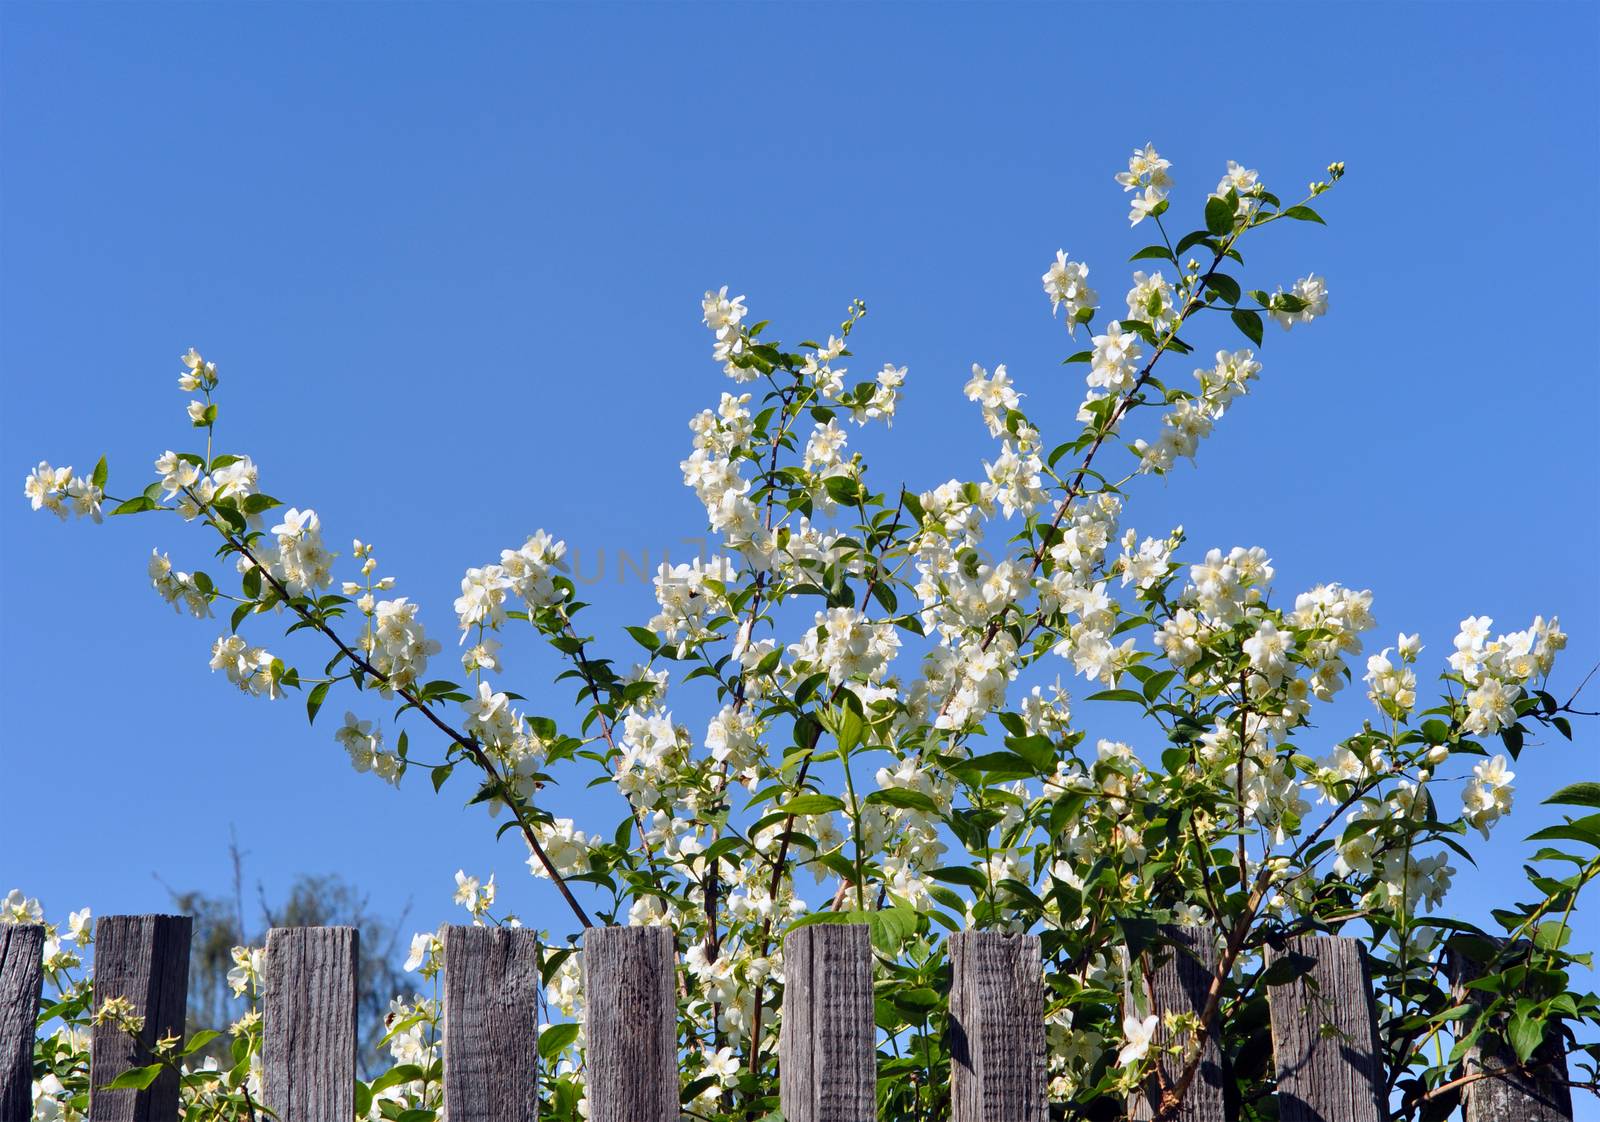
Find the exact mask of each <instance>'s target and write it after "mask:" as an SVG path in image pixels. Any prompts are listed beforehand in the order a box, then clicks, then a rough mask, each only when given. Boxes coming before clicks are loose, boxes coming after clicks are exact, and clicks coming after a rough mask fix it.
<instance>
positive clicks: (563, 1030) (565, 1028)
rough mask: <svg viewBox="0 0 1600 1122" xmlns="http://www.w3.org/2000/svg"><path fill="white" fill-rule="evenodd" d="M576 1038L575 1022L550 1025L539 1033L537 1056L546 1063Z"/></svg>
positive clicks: (564, 1049)
mask: <svg viewBox="0 0 1600 1122" xmlns="http://www.w3.org/2000/svg"><path fill="white" fill-rule="evenodd" d="M577 1039H578V1026H577V1025H576V1024H560V1025H551V1026H550V1027H549V1028H547V1029H545V1030H544V1031H543V1032H541V1033H540V1034H539V1058H540V1059H541V1060H544V1061H545V1062H546V1063H548V1062H550V1061H551V1060H554V1059H555V1058H556V1057H557V1056H559V1055H561V1053H562V1052H564V1051H566V1050H567V1049H568V1048H569V1047H571V1045H572V1042H573V1041H574V1040H577Z"/></svg>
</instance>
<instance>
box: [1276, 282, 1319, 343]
mask: <svg viewBox="0 0 1600 1122" xmlns="http://www.w3.org/2000/svg"><path fill="white" fill-rule="evenodd" d="M1283 295H1284V292H1283V289H1282V287H1279V289H1278V291H1277V292H1276V293H1275V294H1274V296H1273V299H1272V306H1271V307H1270V308H1269V309H1268V311H1267V314H1268V315H1270V316H1271V317H1272V318H1273V319H1275V320H1277V321H1278V323H1279V325H1280V326H1282V328H1283V329H1284V330H1285V331H1288V330H1289V329H1290V328H1292V327H1293V326H1294V325H1295V324H1297V323H1310V322H1311V321H1312V320H1314V319H1316V318H1317V317H1318V316H1324V315H1327V314H1328V282H1327V281H1326V280H1325V279H1324V278H1322V277H1319V276H1317V275H1316V274H1315V273H1313V274H1312V275H1311V276H1308V277H1301V278H1300V279H1299V280H1297V281H1295V282H1294V285H1293V286H1292V287H1291V288H1290V289H1289V295H1290V296H1293V297H1294V301H1293V303H1292V304H1289V305H1285V304H1284V302H1283V300H1282V297H1283Z"/></svg>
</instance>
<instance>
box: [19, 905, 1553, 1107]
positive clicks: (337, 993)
mask: <svg viewBox="0 0 1600 1122" xmlns="http://www.w3.org/2000/svg"><path fill="white" fill-rule="evenodd" d="M440 939H441V942H442V948H443V950H442V954H443V960H444V971H443V973H444V979H445V997H444V1018H443V1029H444V1032H443V1042H442V1044H443V1047H442V1056H441V1059H440V1060H439V1061H436V1062H434V1063H431V1064H430V1065H428V1066H427V1067H426V1068H423V1067H420V1066H417V1065H412V1066H411V1067H410V1068H396V1069H394V1072H392V1073H390V1075H387V1076H385V1077H383V1078H382V1079H379V1080H375V1081H373V1082H371V1083H366V1082H363V1081H361V1080H360V1079H359V1078H358V1077H357V1074H356V1026H355V1009H356V996H357V995H356V967H357V956H358V955H359V953H360V952H359V939H358V937H357V932H356V930H355V929H354V928H349V927H300V928H277V929H274V930H273V931H272V932H271V934H270V935H269V937H268V939H267V949H266V959H265V964H264V970H263V974H264V992H263V1006H264V1009H263V1015H262V1018H261V1026H262V1035H263V1044H262V1048H261V1059H262V1063H261V1066H262V1078H261V1079H260V1086H259V1087H258V1088H257V1091H256V1095H257V1098H258V1101H256V1102H254V1103H251V1104H250V1105H248V1106H247V1107H246V1109H247V1111H249V1112H252V1113H253V1112H254V1111H256V1110H260V1111H261V1112H262V1114H263V1115H266V1116H270V1117H275V1118H277V1119H278V1120H279V1122H329V1120H334V1119H350V1118H362V1117H368V1116H370V1115H371V1114H372V1108H373V1104H374V1101H375V1099H376V1100H377V1101H378V1102H379V1103H380V1105H381V1103H382V1101H383V1100H382V1099H381V1098H379V1096H381V1095H382V1093H383V1092H384V1091H385V1090H387V1089H388V1088H389V1087H393V1086H396V1085H398V1084H402V1083H428V1082H432V1083H437V1084H439V1085H440V1087H441V1104H442V1111H443V1114H442V1116H443V1117H445V1118H448V1119H449V1120H450V1122H538V1119H539V1118H540V1117H542V1115H541V1111H540V1098H541V1096H540V1090H539V1070H538V1068H539V1056H540V1054H541V1053H542V1052H545V1051H547V1049H546V1048H545V1047H544V1046H543V1044H542V1042H541V1041H540V1034H539V1028H540V1020H541V1018H540V1013H541V1002H540V996H541V994H540V990H541V978H540V974H541V972H540V958H541V949H540V946H539V939H538V936H537V934H536V933H535V932H533V931H530V930H527V929H510V928H498V929H495V928H486V927H446V928H445V929H444V930H443V931H442V932H441V934H440ZM44 941H45V934H44V928H43V927H42V926H20V925H12V926H7V927H0V1117H4V1118H17V1119H21V1118H25V1117H27V1116H28V1114H29V1111H30V1109H31V1106H32V1104H31V1102H30V1089H32V1088H33V1087H35V1083H34V1080H33V1038H34V1027H33V1026H34V1021H35V1018H36V1016H37V1014H38V1006H39V993H40V984H41V982H42V979H43V948H44ZM98 942H99V950H98V955H97V970H96V982H97V986H96V997H95V1009H96V1025H97V1028H96V1031H95V1041H94V1050H93V1060H92V1071H91V1083H92V1087H93V1089H92V1090H91V1092H90V1097H89V1102H88V1117H89V1118H90V1119H91V1120H93V1122H113V1120H116V1122H121V1120H124V1119H127V1120H134V1119H146V1118H148V1119H161V1118H176V1117H177V1116H178V1111H179V1106H180V1101H179V1093H178V1092H179V1081H180V1079H182V1080H184V1081H187V1082H194V1081H195V1079H196V1075H197V1074H203V1073H196V1072H194V1071H192V1070H190V1069H189V1066H188V1065H186V1064H185V1063H184V1062H183V1061H184V1056H185V1053H186V1052H187V1051H188V1046H187V1045H185V1043H184V1042H183V1040H182V1032H183V1025H184V1007H185V999H186V982H187V977H188V969H187V957H188V949H189V948H188V943H189V919H188V917H187V916H154V915H151V916H110V917H106V918H104V919H101V920H100V922H99V930H98ZM950 942H951V951H952V954H951V960H952V974H953V978H952V984H951V990H950V1001H949V1011H948V1024H949V1029H948V1034H949V1046H950V1068H949V1082H948V1094H949V1101H950V1116H951V1117H952V1118H953V1119H955V1120H957V1122H1047V1120H1048V1119H1049V1118H1050V1117H1051V1113H1050V1105H1049V1094H1048V1089H1047V1081H1048V1077H1049V1076H1048V1064H1047V1046H1046V1043H1045V988H1046V987H1045V984H1044V979H1043V976H1042V974H1041V972H1040V967H1041V963H1040V954H1039V940H1038V938H1037V937H1035V936H1031V935H1017V934H1008V933H1003V932H994V931H965V932H961V933H959V934H957V935H955V936H953V937H952V938H951V941H950ZM1147 953H1148V955H1149V958H1150V960H1151V968H1150V969H1149V971H1148V973H1147V975H1146V977H1147V979H1148V988H1147V990H1146V991H1145V992H1143V993H1140V994H1130V995H1129V1004H1130V1006H1133V1007H1136V1008H1137V1009H1138V1010H1139V1012H1136V1013H1134V1014H1130V1019H1131V1020H1132V1021H1133V1026H1131V1027H1130V1032H1129V1042H1128V1043H1126V1044H1124V1045H1123V1047H1124V1049H1125V1050H1127V1049H1134V1048H1149V1047H1151V1046H1154V1047H1155V1049H1156V1051H1157V1054H1158V1055H1160V1056H1162V1061H1161V1064H1160V1072H1161V1073H1164V1076H1165V1081H1168V1082H1169V1081H1171V1080H1175V1079H1177V1078H1181V1077H1182V1076H1181V1073H1182V1071H1183V1068H1184V1062H1183V1061H1184V1056H1185V1053H1186V1051H1187V1050H1188V1049H1189V1048H1201V1047H1202V1046H1201V1045H1200V1044H1199V1042H1198V1037H1197V1036H1195V1034H1194V1031H1193V1030H1194V1026H1195V1025H1197V1023H1198V1016H1199V1014H1200V1012H1201V1010H1202V1008H1203V1006H1204V1003H1205V995H1206V990H1207V988H1208V986H1209V983H1210V980H1211V977H1212V973H1213V971H1214V968H1215V962H1216V957H1217V948H1216V941H1215V939H1214V938H1213V933H1211V932H1207V931H1203V930H1200V929H1196V928H1168V929H1164V930H1162V931H1161V932H1159V934H1158V939H1157V944H1156V945H1154V946H1152V947H1151V948H1150V949H1149V951H1148V952H1147ZM583 954H584V959H585V961H584V975H585V985H586V988H587V990H588V992H589V994H590V995H591V999H590V1003H589V1010H590V1016H589V1019H588V1021H587V1023H586V1025H585V1027H584V1030H583V1031H584V1034H585V1036H586V1037H587V1049H586V1051H587V1057H588V1060H587V1070H586V1073H585V1076H586V1079H585V1082H586V1088H587V1093H586V1099H585V1102H584V1108H585V1116H586V1117H587V1118H588V1119H589V1120H590V1122H678V1120H679V1119H680V1118H684V1117H690V1118H692V1117H695V1115H694V1114H693V1112H692V1111H691V1110H689V1109H686V1108H687V1106H688V1105H689V1104H692V1103H694V1102H695V1100H696V1098H697V1096H696V1094H695V1093H694V1091H693V1079H692V1078H689V1077H684V1076H682V1075H680V1055H679V1052H678V1046H677V1040H678V1032H677V1023H676V1022H677V997H676V993H677V989H678V973H677V969H678V968H677V964H676V961H675V957H676V956H675V949H674V947H673V943H672V936H671V933H670V932H669V931H668V930H667V929H665V928H663V927H626V928H624V927H603V928H594V929H591V930H590V931H588V932H586V933H585V936H584V941H583ZM784 957H785V962H786V974H787V976H786V979H785V985H784V989H783V1030H782V1040H781V1043H780V1058H779V1062H778V1080H779V1085H780V1100H781V1117H782V1119H783V1120H784V1122H870V1120H873V1119H876V1118H878V1117H879V1114H878V1105H877V1104H878V1101H879V1098H880V1097H887V1096H880V1092H879V1078H880V1077H879V1075H878V1065H879V1062H880V1059H887V1058H889V1053H888V1052H887V1050H884V1051H880V1046H879V1043H878V1033H877V1030H876V1027H875V1014H874V996H873V994H874V968H873V954H872V947H871V943H870V941H869V931H868V928H867V927H866V925H864V924H851V925H833V926H812V927H805V928H801V929H799V930H796V931H793V932H791V933H790V934H789V935H788V937H787V938H786V939H785V940H784ZM1268 969H1269V970H1272V971H1277V972H1278V973H1279V974H1280V975H1281V977H1280V978H1279V979H1278V980H1277V984H1276V985H1275V986H1274V987H1273V989H1272V991H1271V1000H1270V1035H1271V1052H1272V1066H1273V1068H1274V1069H1275V1070H1276V1072H1277V1091H1276V1101H1277V1107H1278V1111H1277V1116H1278V1117H1279V1118H1280V1119H1282V1120H1284V1122H1332V1120H1334V1119H1337V1120H1339V1122H1381V1120H1382V1119H1384V1118H1386V1117H1388V1112H1387V1110H1386V1108H1385V1105H1384V1104H1385V1088H1384V1084H1383V1062H1382V1059H1381V1057H1380V1055H1379V1049H1380V1047H1381V1041H1380V1039H1379V1036H1378V1029H1377V1020H1376V1007H1375V1004H1374V1001H1373V996H1372V986H1371V980H1370V978H1369V976H1368V970H1367V958H1366V953H1365V951H1364V950H1363V948H1362V945H1361V943H1360V942H1359V941H1357V940H1354V939H1347V938H1339V937H1335V936H1323V935H1306V936H1298V937H1294V938H1290V939H1288V940H1286V941H1285V942H1284V945H1283V947H1282V948H1281V949H1279V950H1277V951H1275V952H1273V953H1272V954H1271V955H1270V957H1269V963H1268ZM1457 973H1458V977H1457V979H1456V980H1457V982H1458V983H1460V982H1463V981H1467V980H1470V977H1471V976H1472V972H1471V970H1470V969H1468V970H1458V971H1457ZM1145 1010H1148V1012H1144V1011H1145ZM545 1031H546V1032H547V1033H550V1032H557V1033H560V1032H563V1031H564V1026H550V1027H548V1028H547V1029H546V1030H545ZM1541 1050H1542V1052H1543V1054H1541V1056H1540V1062H1539V1064H1537V1065H1535V1066H1534V1067H1532V1068H1528V1069H1523V1068H1521V1067H1519V1065H1518V1064H1517V1063H1516V1061H1515V1058H1514V1057H1513V1056H1510V1055H1509V1054H1507V1053H1506V1052H1505V1051H1504V1050H1501V1049H1490V1050H1488V1051H1487V1052H1486V1051H1485V1049H1483V1048H1482V1047H1481V1046H1480V1047H1477V1048H1474V1049H1472V1050H1470V1051H1469V1053H1468V1054H1467V1057H1466V1063H1465V1074H1464V1076H1463V1077H1462V1078H1463V1087H1464V1093H1463V1096H1462V1097H1463V1099H1464V1101H1465V1104H1466V1109H1465V1117H1466V1119H1467V1122H1533V1120H1535V1119H1544V1120H1555V1119H1570V1118H1571V1117H1572V1107H1571V1099H1570V1094H1569V1092H1568V1090H1567V1086H1566V1060H1565V1055H1564V1053H1563V1052H1562V1050H1561V1048H1560V1041H1559V1038H1558V1037H1557V1036H1554V1035H1553V1036H1552V1038H1551V1040H1550V1041H1548V1042H1547V1044H1546V1045H1545V1046H1542V1049H1541ZM1222 1055H1223V1050H1222V1049H1221V1048H1220V1047H1219V1046H1218V1044H1217V1042H1216V1041H1215V1040H1208V1041H1207V1042H1206V1043H1205V1044H1204V1046H1203V1052H1202V1056H1201V1062H1200V1063H1199V1065H1198V1066H1197V1067H1196V1068H1195V1069H1194V1076H1193V1078H1194V1085H1193V1089H1192V1092H1191V1093H1188V1094H1186V1095H1185V1096H1184V1097H1183V1098H1182V1101H1181V1103H1180V1104H1178V1105H1177V1106H1176V1107H1175V1108H1173V1109H1171V1110H1169V1111H1167V1112H1166V1113H1165V1114H1164V1115H1163V1116H1166V1117H1172V1118H1174V1119H1178V1120H1183V1122H1213V1120H1219V1122H1220V1120H1222V1119H1225V1118H1234V1117H1237V1115H1238V1106H1237V1104H1233V1103H1230V1102H1229V1090H1230V1088H1229V1084H1228V1081H1227V1080H1226V1079H1225V1078H1224V1077H1223V1073H1222V1063H1223V1060H1222ZM211 1074H213V1075H215V1074H216V1073H215V1072H212V1073H211ZM397 1076H398V1077H397ZM885 1078H892V1077H885ZM1163 1085H1164V1080H1163V1078H1162V1074H1158V1073H1152V1076H1151V1079H1150V1080H1149V1083H1148V1086H1147V1087H1145V1088H1141V1089H1138V1090H1136V1091H1135V1093H1134V1095H1133V1096H1132V1100H1131V1102H1130V1104H1129V1109H1130V1114H1131V1116H1132V1117H1134V1118H1151V1117H1155V1116H1156V1115H1157V1114H1160V1113H1162V1100H1163ZM247 1097H248V1094H247ZM269 1112H270V1114H269ZM414 1114H415V1112H414V1111H413V1112H404V1111H401V1112H396V1113H394V1114H392V1115H391V1114H388V1113H381V1114H380V1115H379V1116H381V1117H396V1118H402V1119H405V1118H410V1117H412V1116H414ZM197 1115H198V1116H204V1115H203V1114H202V1113H201V1112H200V1111H197V1110H195V1109H194V1108H193V1107H191V1115H190V1116H191V1117H193V1116H197ZM771 1117H773V1116H770V1115H769V1118H771Z"/></svg>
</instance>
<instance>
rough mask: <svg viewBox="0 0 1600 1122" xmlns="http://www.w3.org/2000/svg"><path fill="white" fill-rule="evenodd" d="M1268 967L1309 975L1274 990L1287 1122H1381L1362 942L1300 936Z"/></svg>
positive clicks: (1373, 1011) (1373, 1013) (1275, 1041)
mask: <svg viewBox="0 0 1600 1122" xmlns="http://www.w3.org/2000/svg"><path fill="white" fill-rule="evenodd" d="M1267 962H1268V965H1269V968H1271V967H1272V966H1274V965H1276V964H1278V963H1288V964H1292V965H1293V966H1294V967H1295V968H1297V969H1305V970H1306V971H1307V972H1306V973H1304V974H1302V975H1300V976H1299V977H1297V978H1296V979H1295V980H1294V981H1291V982H1286V983H1284V984H1282V985H1278V986H1271V987H1269V988H1268V990H1267V1002H1268V1004H1269V1006H1270V1007H1271V1010H1272V1051H1273V1062H1274V1064H1275V1066H1276V1067H1277V1072H1278V1117H1279V1119H1280V1122H1381V1120H1382V1119H1383V1118H1384V1117H1385V1114H1386V1112H1385V1111H1384V1109H1383V1073H1382V1064H1381V1063H1380V1062H1379V1058H1378V1049H1379V1041H1378V1021H1377V1008H1376V1006H1375V1005H1374V1004H1373V1000H1372V976H1371V972H1370V971H1369V969H1368V966H1367V953H1366V949H1365V948H1364V947H1363V946H1362V944H1361V942H1360V940H1358V939H1345V938H1340V937H1337V936H1332V935H1300V936H1296V937H1294V938H1291V939H1288V940H1286V941H1285V944H1284V948H1283V950H1282V951H1272V950H1269V951H1268V955H1267Z"/></svg>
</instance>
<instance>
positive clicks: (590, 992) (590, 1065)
mask: <svg viewBox="0 0 1600 1122" xmlns="http://www.w3.org/2000/svg"><path fill="white" fill-rule="evenodd" d="M674 950H675V948H674V947H673V941H672V932H671V931H670V930H668V929H667V928H665V927H591V928H589V929H588V930H587V931H585V932H584V934H583V977H584V1010H585V1013H586V1021H585V1025H584V1028H585V1032H586V1035H587V1044H588V1052H587V1055H586V1065H587V1079H588V1085H587V1091H588V1098H589V1122H677V1119H678V1047H677V1044H678V1031H677V1018H678V1003H677V998H676V996H675V992H674V987H673V982H674V979H675V977H676V969H677V968H676V960H675V956H674Z"/></svg>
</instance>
